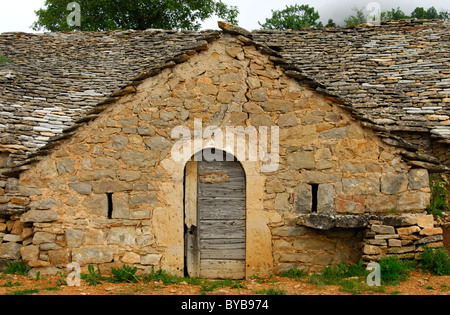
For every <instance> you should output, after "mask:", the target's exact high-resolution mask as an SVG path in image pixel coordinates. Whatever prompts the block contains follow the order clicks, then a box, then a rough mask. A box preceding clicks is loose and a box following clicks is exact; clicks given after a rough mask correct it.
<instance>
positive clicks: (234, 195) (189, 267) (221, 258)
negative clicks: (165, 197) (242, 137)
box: [184, 149, 247, 279]
mask: <svg viewBox="0 0 450 315" xmlns="http://www.w3.org/2000/svg"><path fill="white" fill-rule="evenodd" d="M211 152H212V153H213V154H214V158H212V159H211V158H208V157H207V156H206V154H208V153H211ZM184 187H185V189H184V201H185V202H184V212H185V272H186V274H187V275H189V276H191V277H200V278H213V279H218V278H231V279H242V278H245V276H246V243H247V241H246V225H247V224H246V223H247V220H246V219H247V215H246V176H245V171H244V168H243V167H242V165H241V163H240V162H239V161H238V160H237V159H236V158H235V157H234V156H233V155H231V154H228V153H226V152H225V151H222V150H219V149H217V150H216V149H206V150H203V151H201V152H199V153H198V154H197V155H195V156H194V157H193V159H192V160H191V161H189V162H188V163H187V164H186V168H185V180H184Z"/></svg>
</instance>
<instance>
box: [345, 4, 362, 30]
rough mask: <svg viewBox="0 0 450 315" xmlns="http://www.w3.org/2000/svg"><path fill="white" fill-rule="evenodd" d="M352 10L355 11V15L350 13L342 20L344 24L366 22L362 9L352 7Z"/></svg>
mask: <svg viewBox="0 0 450 315" xmlns="http://www.w3.org/2000/svg"><path fill="white" fill-rule="evenodd" d="M353 11H355V12H356V15H350V16H349V17H348V18H346V19H345V20H344V23H345V26H351V25H359V24H363V23H366V22H367V19H366V15H365V14H364V12H363V9H358V8H353Z"/></svg>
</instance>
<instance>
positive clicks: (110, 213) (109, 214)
mask: <svg viewBox="0 0 450 315" xmlns="http://www.w3.org/2000/svg"><path fill="white" fill-rule="evenodd" d="M112 196H113V194H112V193H107V194H106V197H107V199H108V219H112V215H113V210H114V208H113V199H112Z"/></svg>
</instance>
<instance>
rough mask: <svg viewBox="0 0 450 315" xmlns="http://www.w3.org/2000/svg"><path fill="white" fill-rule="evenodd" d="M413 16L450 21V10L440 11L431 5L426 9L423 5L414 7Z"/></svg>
mask: <svg viewBox="0 0 450 315" xmlns="http://www.w3.org/2000/svg"><path fill="white" fill-rule="evenodd" d="M411 17H412V18H416V19H421V20H423V19H439V20H444V21H448V20H450V13H449V12H448V11H444V10H442V11H440V12H438V11H437V10H436V8H435V7H431V8H429V9H428V10H425V9H424V8H422V7H417V8H415V9H414V11H413V12H412V13H411Z"/></svg>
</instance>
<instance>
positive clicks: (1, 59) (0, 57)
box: [0, 55, 13, 65]
mask: <svg viewBox="0 0 450 315" xmlns="http://www.w3.org/2000/svg"><path fill="white" fill-rule="evenodd" d="M12 62H13V61H12V60H11V59H9V58H8V57H6V56H3V55H0V65H1V64H4V63H12Z"/></svg>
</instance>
